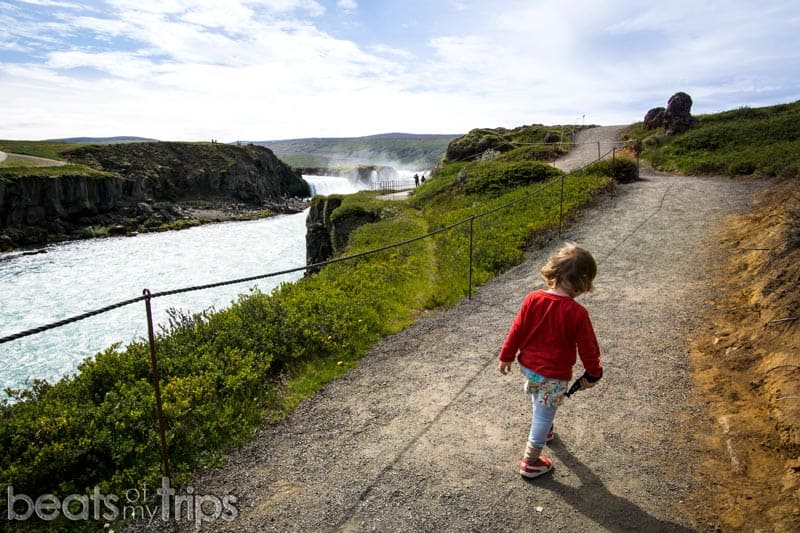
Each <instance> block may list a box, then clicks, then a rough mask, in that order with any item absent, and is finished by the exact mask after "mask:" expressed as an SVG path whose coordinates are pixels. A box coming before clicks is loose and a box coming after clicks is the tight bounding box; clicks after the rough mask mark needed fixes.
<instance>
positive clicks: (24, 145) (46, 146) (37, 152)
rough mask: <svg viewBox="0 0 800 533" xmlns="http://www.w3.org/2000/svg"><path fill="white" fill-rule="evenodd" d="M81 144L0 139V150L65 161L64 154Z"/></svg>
mask: <svg viewBox="0 0 800 533" xmlns="http://www.w3.org/2000/svg"><path fill="white" fill-rule="evenodd" d="M81 146H83V145H82V144H81V143H75V142H62V141H8V140H0V152H6V153H14V154H22V155H32V156H35V157H46V158H48V159H57V160H59V161H66V154H68V153H70V152H72V151H74V150H77V149H78V148H79V147H81Z"/></svg>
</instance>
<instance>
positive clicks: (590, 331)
mask: <svg viewBox="0 0 800 533" xmlns="http://www.w3.org/2000/svg"><path fill="white" fill-rule="evenodd" d="M541 275H542V279H543V280H544V281H545V283H546V284H547V286H548V287H549V288H548V289H547V290H541V289H540V290H536V291H533V292H531V293H530V294H528V296H526V297H525V300H524V301H523V302H522V307H521V308H520V310H519V313H518V314H517V316H516V318H515V319H514V322H513V323H512V324H511V329H510V330H509V332H508V336H507V337H506V340H505V342H504V343H503V347H502V349H501V350H500V355H499V356H498V359H499V360H500V363H499V366H498V370H499V371H500V373H501V374H503V375H505V374H507V373H508V371H509V370H510V369H511V364H512V363H513V362H514V359H517V360H518V361H519V365H520V370H521V371H522V375H523V377H524V378H525V392H526V393H527V394H531V402H532V403H533V417H532V419H531V430H530V433H529V435H528V443H527V446H526V447H525V455H524V457H523V459H522V462H521V463H520V465H519V473H520V474H521V475H522V476H523V477H526V478H534V477H537V476H541V475H542V474H545V473H547V472H549V471H550V470H552V468H553V463H552V461H551V460H550V459H549V458H548V457H545V456H544V455H542V449H544V446H545V444H546V443H548V442H550V441H551V440H552V439H553V435H554V427H553V419H554V418H555V416H556V409H557V408H558V406H559V405H560V404H561V402H562V400H563V399H564V394H565V393H566V392H567V387H568V385H569V380H570V379H571V378H572V366H573V365H574V364H575V359H576V357H575V352H576V349H577V353H578V354H579V355H580V358H581V362H582V363H583V368H584V370H585V372H584V373H583V375H582V376H581V378H580V379H579V380H578V382H579V383H580V385H579V386H580V388H590V387H593V386H594V385H595V383H596V382H597V381H598V380H599V379H600V378H601V377H603V367H602V366H601V365H600V348H599V346H598V344H597V337H596V336H595V333H594V328H593V327H592V322H591V320H590V319H589V312H588V311H587V310H586V308H585V307H583V306H582V305H581V304H579V303H578V302H576V301H575V298H576V297H577V296H579V295H581V294H583V293H584V292H587V291H591V290H592V289H593V287H592V282H593V281H594V278H595V276H596V275H597V264H596V263H595V260H594V258H593V257H592V255H591V254H590V253H589V252H587V251H586V250H584V249H583V248H581V247H579V246H577V245H575V244H573V243H568V244H566V245H565V246H564V247H562V248H561V249H560V250H559V251H558V252H556V253H555V255H553V256H552V257H551V258H550V260H549V261H548V262H547V264H546V265H545V266H544V267H542V270H541Z"/></svg>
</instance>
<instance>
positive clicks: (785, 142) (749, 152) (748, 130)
mask: <svg viewBox="0 0 800 533" xmlns="http://www.w3.org/2000/svg"><path fill="white" fill-rule="evenodd" d="M695 118H696V120H695V123H694V125H693V126H692V127H691V129H689V130H688V131H687V132H685V133H682V134H679V135H674V136H667V135H665V134H664V130H663V128H659V129H657V130H653V131H645V130H644V129H642V124H641V123H640V124H636V125H634V126H633V127H631V129H630V130H629V131H628V133H627V137H628V138H629V139H635V140H638V141H639V142H640V145H639V146H640V148H641V150H642V157H644V159H645V160H647V161H649V162H650V163H652V165H653V166H654V167H655V168H658V169H661V170H667V171H676V172H681V173H684V174H697V175H703V174H716V175H724V176H739V175H756V176H775V177H797V176H798V175H800V101H798V102H794V103H791V104H782V105H776V106H769V107H761V108H749V107H745V108H741V109H735V110H732V111H725V112H723V113H715V114H710V115H700V116H697V117H695Z"/></svg>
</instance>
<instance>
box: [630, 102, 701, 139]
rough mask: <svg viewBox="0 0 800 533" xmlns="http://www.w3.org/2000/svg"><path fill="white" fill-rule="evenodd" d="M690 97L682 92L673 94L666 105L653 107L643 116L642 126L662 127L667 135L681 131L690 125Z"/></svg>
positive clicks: (650, 127) (648, 127)
mask: <svg viewBox="0 0 800 533" xmlns="http://www.w3.org/2000/svg"><path fill="white" fill-rule="evenodd" d="M693 122H694V117H692V97H691V96H689V95H688V94H686V93H684V92H677V93H675V94H673V95H672V96H671V97H670V98H669V100H668V101H667V107H654V108H652V109H650V110H649V111H648V112H647V113H646V114H645V116H644V124H643V128H644V129H646V130H654V129H656V128H661V127H663V128H664V131H665V133H666V134H667V135H675V134H677V133H683V132H684V131H686V130H688V129H689V128H691V127H692V123H693Z"/></svg>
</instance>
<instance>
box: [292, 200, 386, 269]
mask: <svg viewBox="0 0 800 533" xmlns="http://www.w3.org/2000/svg"><path fill="white" fill-rule="evenodd" d="M343 201H344V197H343V196H342V195H337V194H332V195H330V196H315V197H314V199H313V200H312V201H311V207H310V208H309V210H308V217H307V218H306V264H308V265H313V264H315V263H321V262H323V261H327V260H328V259H331V258H332V257H334V256H336V255H337V254H339V253H341V252H342V251H343V250H344V248H345V247H346V246H347V242H348V241H349V240H350V234H351V233H352V232H353V231H354V230H355V229H356V228H358V227H359V226H362V225H364V224H370V223H372V222H377V221H378V220H379V219H380V215H378V214H377V213H374V212H372V211H368V210H365V209H360V208H350V209H348V210H346V212H343V211H341V210H339V211H338V212H337V209H339V207H341V205H342V202H343ZM317 270H318V269H310V272H316V271H317Z"/></svg>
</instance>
